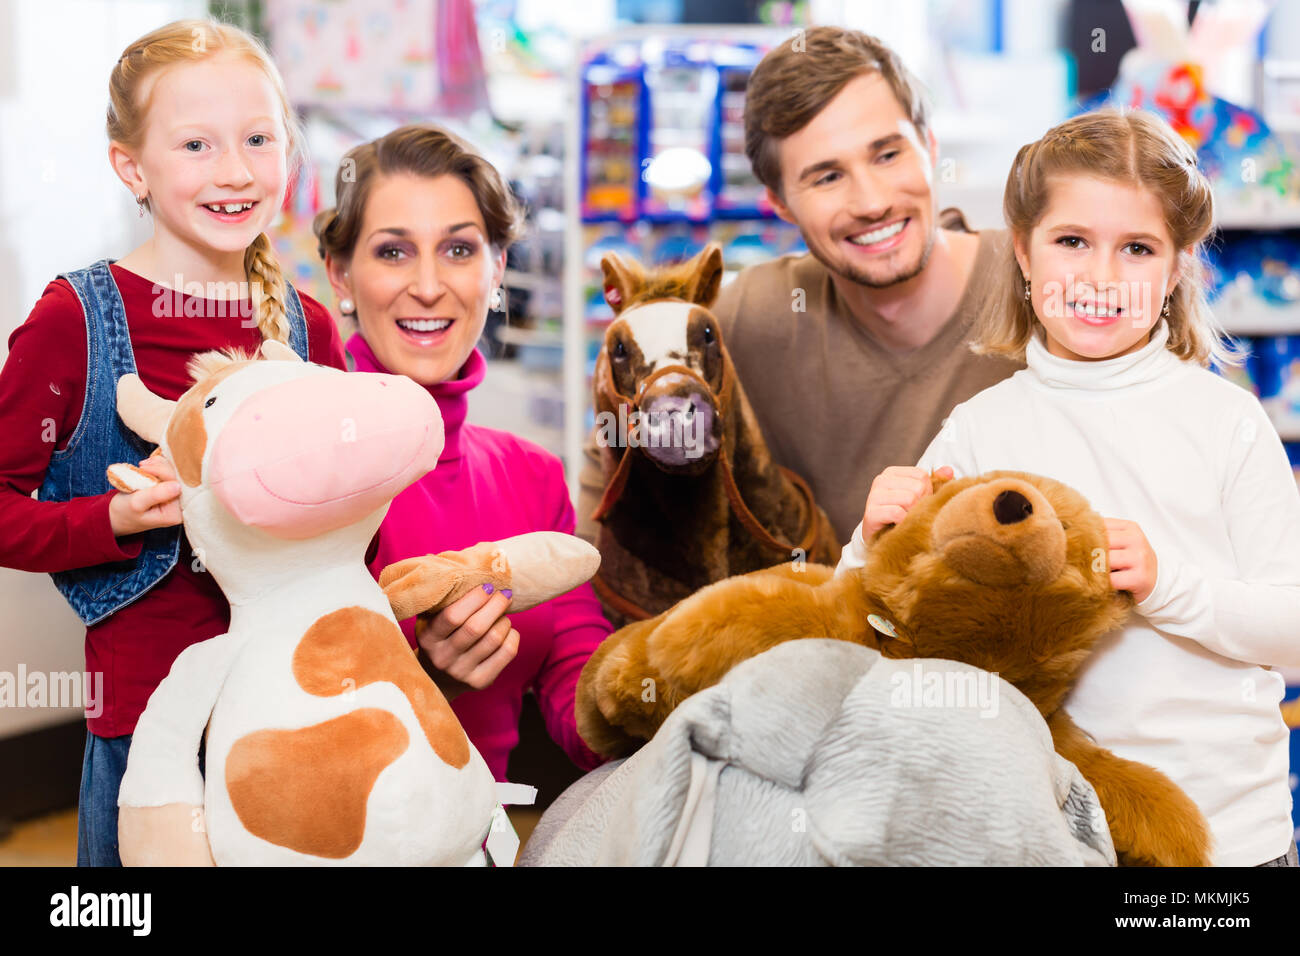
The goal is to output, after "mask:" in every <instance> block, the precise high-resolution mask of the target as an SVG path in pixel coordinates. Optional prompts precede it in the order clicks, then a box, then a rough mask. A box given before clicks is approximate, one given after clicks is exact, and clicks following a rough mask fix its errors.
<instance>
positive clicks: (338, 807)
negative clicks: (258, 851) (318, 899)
mask: <svg viewBox="0 0 1300 956" xmlns="http://www.w3.org/2000/svg"><path fill="white" fill-rule="evenodd" d="M409 743H410V735H409V734H407V732H406V728H405V727H403V726H402V722H401V721H400V720H398V719H397V718H396V717H394V716H393V715H392V714H390V713H388V712H387V711H384V710H378V709H376V708H373V707H367V708H364V709H362V710H354V711H353V712H352V713H350V714H344V715H343V716H342V717H336V718H334V719H333V720H327V721H324V722H323V723H319V724H313V725H312V726H310V727H302V728H300V729H298V730H259V731H256V732H254V733H251V734H247V735H246V736H244V737H241V738H240V739H239V740H237V741H235V745H234V746H233V747H231V748H230V753H229V755H228V756H227V757H226V790H227V792H228V793H229V794H230V803H231V806H232V807H234V810H235V813H236V814H237V815H238V816H239V819H240V822H242V823H243V824H244V826H245V827H247V828H248V832H249V833H252V834H253V835H254V836H258V837H261V838H262V839H263V840H266V841H267V842H268V843H274V844H275V845H276V846H283V847H288V848H289V849H291V850H296V851H298V852H299V853H306V854H308V855H310V856H320V857H325V858H327V859H331V860H341V859H343V858H344V857H346V856H350V855H351V854H353V853H355V852H356V850H357V848H358V847H359V846H361V841H362V839H363V838H364V837H365V833H366V803H367V801H369V799H370V791H371V790H372V789H373V788H374V785H375V780H376V779H377V778H378V777H379V774H380V773H381V772H382V771H383V769H384V768H385V767H387V766H388V765H389V764H390V763H392V762H393V761H394V760H396V759H397V758H398V757H399V756H401V754H402V753H403V751H405V750H406V748H407V746H408V744H409Z"/></svg>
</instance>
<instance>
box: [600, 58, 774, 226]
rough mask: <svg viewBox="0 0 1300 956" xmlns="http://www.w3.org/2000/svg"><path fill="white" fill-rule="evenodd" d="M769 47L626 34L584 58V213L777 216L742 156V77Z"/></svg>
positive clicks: (684, 218) (624, 218) (631, 217)
mask: <svg viewBox="0 0 1300 956" xmlns="http://www.w3.org/2000/svg"><path fill="white" fill-rule="evenodd" d="M764 52H766V50H765V48H763V47H759V46H756V45H753V44H744V43H732V42H728V41H720V40H702V39H696V38H691V37H689V36H682V37H679V38H676V39H673V40H669V41H665V40H663V39H662V38H660V39H655V40H624V41H620V42H615V43H612V44H610V45H609V46H607V47H605V48H603V49H601V50H599V52H597V53H594V54H593V55H591V56H590V57H589V59H588V60H587V61H586V62H585V63H584V64H583V67H582V101H583V102H582V115H581V123H582V127H581V141H582V151H583V156H582V167H581V168H582V183H581V188H582V219H583V221H584V222H587V223H592V222H608V221H621V222H634V221H649V222H663V223H672V222H708V221H710V220H712V219H716V218H728V219H752V218H759V219H769V218H772V216H773V215H774V214H773V212H772V208H771V206H770V205H769V204H768V202H767V200H766V197H765V196H764V191H763V188H762V186H761V185H760V184H759V183H758V181H757V180H756V179H755V178H754V175H753V173H752V172H751V171H750V168H749V161H748V160H747V159H746V157H745V131H744V108H745V85H746V83H747V82H748V80H749V74H750V72H751V71H752V70H753V68H754V67H755V66H756V65H757V63H758V61H759V60H760V59H761V58H762V55H763V53H764Z"/></svg>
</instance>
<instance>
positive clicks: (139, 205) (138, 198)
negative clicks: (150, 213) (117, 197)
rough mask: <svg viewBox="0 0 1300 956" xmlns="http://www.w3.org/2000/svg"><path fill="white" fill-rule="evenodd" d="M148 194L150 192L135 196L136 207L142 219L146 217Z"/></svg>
mask: <svg viewBox="0 0 1300 956" xmlns="http://www.w3.org/2000/svg"><path fill="white" fill-rule="evenodd" d="M147 196H148V193H146V194H145V195H144V196H136V197H135V208H136V209H137V210H138V211H139V213H140V218H141V219H143V218H144V201H145V198H146V197H147Z"/></svg>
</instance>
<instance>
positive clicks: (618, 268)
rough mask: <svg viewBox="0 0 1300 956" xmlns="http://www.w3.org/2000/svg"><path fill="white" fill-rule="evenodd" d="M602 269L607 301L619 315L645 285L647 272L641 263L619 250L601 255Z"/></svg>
mask: <svg viewBox="0 0 1300 956" xmlns="http://www.w3.org/2000/svg"><path fill="white" fill-rule="evenodd" d="M600 271H601V273H602V275H603V276H604V282H605V285H604V288H605V301H606V302H608V303H609V307H610V308H611V309H613V310H614V314H615V315H618V314H619V313H620V312H622V311H623V307H624V306H626V305H627V304H628V302H629V301H631V299H632V297H633V296H635V295H636V294H637V293H638V292H640V291H641V289H642V288H643V287H644V286H645V272H644V271H643V270H642V268H641V266H640V265H639V264H637V263H635V262H633V261H631V260H630V259H624V258H623V257H622V256H620V255H619V254H618V253H617V252H607V253H605V255H604V256H602V257H601V260H600Z"/></svg>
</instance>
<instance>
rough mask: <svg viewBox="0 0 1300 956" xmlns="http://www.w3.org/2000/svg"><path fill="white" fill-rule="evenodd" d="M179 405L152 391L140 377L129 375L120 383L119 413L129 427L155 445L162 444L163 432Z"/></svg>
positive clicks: (118, 388) (119, 380) (124, 376)
mask: <svg viewBox="0 0 1300 956" xmlns="http://www.w3.org/2000/svg"><path fill="white" fill-rule="evenodd" d="M175 408H176V403H175V402H173V401H169V400H167V399H165V398H160V397H159V396H157V395H155V394H154V393H153V392H151V391H149V388H148V386H146V385H145V384H144V382H142V381H140V376H138V375H133V374H127V375H123V376H122V377H121V378H119V379H118V380H117V414H118V415H119V416H121V418H122V421H123V422H124V423H125V424H126V427H127V428H129V429H131V431H133V432H135V433H136V434H137V435H139V436H140V437H141V438H143V439H144V440H145V441H147V442H149V443H150V444H152V445H158V444H161V443H162V438H163V430H164V429H165V428H166V427H167V420H168V419H169V418H171V417H172V411H173V410H174V409H175Z"/></svg>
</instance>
